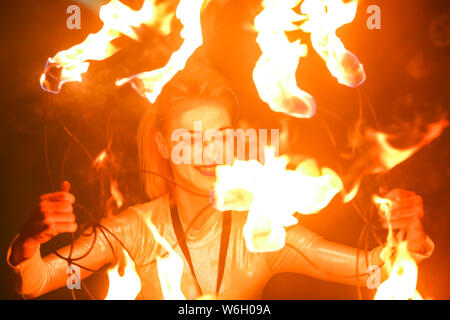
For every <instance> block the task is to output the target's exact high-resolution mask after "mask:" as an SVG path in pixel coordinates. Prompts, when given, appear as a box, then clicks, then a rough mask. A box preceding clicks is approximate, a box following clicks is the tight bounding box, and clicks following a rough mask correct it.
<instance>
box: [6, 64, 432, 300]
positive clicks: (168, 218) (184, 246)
mask: <svg viewBox="0 0 450 320" xmlns="http://www.w3.org/2000/svg"><path fill="white" fill-rule="evenodd" d="M236 107H237V103H236V100H235V97H234V95H233V93H232V91H231V90H230V89H229V87H228V86H227V85H226V84H225V82H224V81H223V80H222V79H221V78H220V77H219V76H218V75H216V74H215V73H214V72H212V71H209V70H206V69H204V70H203V69H202V70H191V71H188V70H184V71H183V72H181V73H179V74H178V75H177V76H176V77H175V78H174V79H173V80H172V81H171V83H169V85H167V86H166V87H165V89H164V90H163V92H162V94H161V96H160V97H159V98H158V102H157V104H156V105H155V106H152V109H151V110H150V111H149V112H148V114H147V115H146V116H145V117H144V119H143V120H142V123H141V126H140V129H139V155H140V166H141V172H142V174H143V176H142V177H143V182H144V186H145V190H146V193H147V194H148V196H149V198H150V199H154V200H152V201H150V202H148V203H144V204H142V205H138V206H135V207H131V208H128V209H127V210H125V211H124V212H122V213H121V214H120V215H118V216H115V217H109V218H106V219H104V220H103V221H102V225H103V226H105V227H106V228H107V229H108V230H110V231H111V232H112V234H114V236H113V235H112V234H110V233H108V232H104V233H101V232H97V238H96V240H95V243H94V245H93V248H92V250H91V251H90V252H89V251H88V250H89V248H90V247H91V244H92V243H93V237H94V234H90V235H81V236H80V237H79V238H78V239H77V240H76V241H75V242H74V246H73V250H72V251H71V248H70V246H67V247H65V248H63V249H61V250H59V254H60V255H62V256H64V257H68V256H69V255H70V252H71V253H72V254H71V257H73V258H74V259H75V258H76V257H82V259H78V260H76V263H77V264H79V265H81V266H83V267H86V268H87V269H88V270H86V269H81V277H82V278H86V277H88V276H89V275H90V274H91V273H92V272H93V271H94V270H98V269H100V268H101V267H102V266H104V265H106V264H108V263H115V262H116V261H117V260H116V257H117V254H118V253H120V252H122V248H123V247H125V248H126V249H127V251H128V252H129V255H130V256H131V257H132V258H133V260H134V261H135V263H136V268H137V272H138V274H139V276H140V279H141V282H142V290H141V292H140V294H139V297H138V298H141V299H161V298H163V296H162V292H161V287H160V283H159V279H158V274H157V268H156V264H155V263H152V261H154V260H155V258H156V257H157V256H158V255H159V256H160V255H163V254H165V250H164V249H163V248H162V247H161V245H160V244H159V243H158V242H156V241H155V239H154V237H153V235H152V233H151V231H150V230H149V229H148V227H147V225H146V218H150V220H151V222H152V223H153V224H154V225H155V226H156V228H157V230H158V232H159V233H160V234H161V235H162V236H163V237H164V238H165V239H166V240H167V241H168V242H169V243H170V244H172V245H173V244H175V243H178V244H179V245H177V246H175V250H176V252H177V253H178V254H179V256H180V257H183V258H184V259H183V261H184V269H183V270H184V271H183V272H184V273H183V277H182V282H181V288H182V291H183V293H184V295H185V296H186V297H187V298H188V299H195V298H198V297H199V296H201V295H203V294H211V295H215V294H216V295H217V297H218V298H219V299H258V298H260V297H261V293H262V291H263V289H264V286H265V284H266V282H267V281H268V280H269V279H270V278H271V277H272V276H273V275H274V274H276V273H280V272H298V273H303V274H305V275H309V276H312V277H316V278H319V279H324V280H329V281H335V282H340V283H347V284H355V285H356V284H357V283H358V281H359V282H360V283H361V284H362V285H365V284H366V281H367V279H368V275H367V270H368V267H369V266H373V265H375V266H380V265H382V260H381V259H380V251H381V249H382V247H377V248H375V249H373V250H371V251H370V252H360V253H359V254H360V257H359V258H358V259H357V249H355V248H350V247H347V246H344V245H341V244H337V243H333V242H329V241H327V240H325V239H324V238H322V237H320V236H318V235H316V234H314V233H313V232H311V231H309V230H307V229H306V228H304V227H302V226H301V225H295V226H293V227H290V228H288V230H287V235H286V246H285V247H284V248H283V249H282V250H279V251H277V252H270V253H251V252H249V251H248V250H247V249H246V246H245V242H244V238H243V234H242V229H243V226H244V224H245V221H246V215H245V214H242V213H239V214H233V215H230V214H229V213H221V212H218V211H216V210H215V209H214V208H213V207H212V206H211V204H210V197H209V194H210V191H211V190H212V189H213V187H214V182H215V175H214V168H215V166H214V161H216V163H217V162H218V161H220V159H217V158H216V159H213V160H214V161H212V162H213V164H211V161H206V160H205V159H203V161H204V162H203V163H197V164H195V163H194V164H192V162H190V163H186V161H185V162H184V163H179V161H174V156H175V154H176V152H174V149H175V148H176V147H177V148H178V149H177V150H179V143H180V142H179V141H173V139H172V135H171V134H172V132H174V131H175V130H179V129H185V131H186V130H187V131H189V132H190V133H191V135H192V138H193V139H192V140H193V141H194V142H195V141H196V140H195V135H201V134H202V132H194V122H195V121H201V123H202V130H208V129H211V128H215V129H219V130H223V129H226V128H231V127H233V121H234V119H235V114H236V112H235V111H236ZM189 147H192V149H195V148H194V147H193V145H189ZM205 147H206V146H205V145H203V144H202V145H201V148H200V150H201V151H202V154H204V155H206V157H207V154H208V153H206V152H204V151H205V149H204V148H205ZM183 150H186V149H183ZM194 153H195V151H194V152H192V153H191V157H192V158H193V157H194V156H195V155H194ZM213 154H217V153H213ZM178 156H179V155H178ZM212 158H214V157H212ZM207 160H211V159H207ZM165 178H169V180H168V179H165ZM171 180H172V182H173V183H172V182H171ZM69 187H70V186H69V184H68V183H67V182H66V183H64V185H63V187H62V191H60V192H56V193H50V194H45V195H43V196H42V197H41V199H40V210H39V212H36V213H35V214H33V215H31V216H30V218H29V220H28V221H27V223H26V224H25V226H24V228H23V229H22V231H21V232H20V234H19V235H18V236H17V237H16V238H15V239H14V240H13V242H12V244H11V246H10V249H9V251H8V257H7V259H8V263H9V265H10V267H11V270H12V271H13V274H14V275H15V279H16V289H17V292H19V293H20V294H21V295H23V296H24V297H26V298H32V297H37V296H39V295H42V294H44V293H46V292H49V291H51V290H54V289H57V288H60V287H63V286H65V285H66V282H67V267H68V262H67V261H66V260H63V259H60V258H58V257H57V256H56V255H55V254H50V255H48V256H46V257H44V258H41V255H40V251H39V247H40V245H41V244H42V243H45V242H47V241H48V240H50V239H51V238H53V237H54V236H56V235H57V234H60V233H65V232H75V231H76V229H77V224H76V222H75V217H74V214H73V209H72V205H73V203H74V202H75V198H74V196H73V195H72V194H71V193H70V192H69ZM386 197H387V198H390V199H391V200H392V201H393V206H392V214H391V223H392V226H393V228H396V229H403V230H406V231H407V236H406V239H407V241H408V248H409V249H410V251H411V252H412V255H413V257H414V259H415V260H416V261H417V262H420V261H422V260H423V259H425V258H427V257H429V256H430V255H431V253H432V251H433V249H434V245H433V242H432V241H431V240H430V239H429V238H428V237H427V235H426V234H425V233H424V231H423V228H422V224H421V222H420V218H421V217H422V215H423V209H422V201H421V197H419V196H417V195H415V194H414V193H412V192H408V191H402V190H394V191H392V192H390V193H388V194H387V195H386ZM199 212H201V214H200V215H198V216H197V213H199ZM381 217H383V218H384V216H383V215H381ZM188 225H191V227H190V228H189V230H187V227H188ZM383 226H384V227H387V226H388V225H387V221H386V220H385V221H384V223H383ZM105 230H106V229H105ZM86 252H89V253H88V254H87V255H86ZM84 255H85V256H84ZM366 255H367V259H366ZM83 256H84V257H83ZM357 264H358V265H357ZM358 273H360V274H362V275H361V276H359V277H358V276H357V274H358ZM383 276H386V275H385V274H383Z"/></svg>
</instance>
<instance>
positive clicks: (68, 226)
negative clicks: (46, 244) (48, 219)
mask: <svg viewBox="0 0 450 320" xmlns="http://www.w3.org/2000/svg"><path fill="white" fill-rule="evenodd" d="M77 229H78V225H77V224H76V223H75V222H56V223H52V224H51V225H49V226H48V228H47V229H46V230H45V231H44V232H43V234H44V235H45V236H48V237H55V236H57V235H58V234H61V233H66V232H75V231H77Z"/></svg>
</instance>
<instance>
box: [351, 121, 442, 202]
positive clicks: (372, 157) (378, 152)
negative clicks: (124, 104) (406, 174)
mask: <svg viewBox="0 0 450 320" xmlns="http://www.w3.org/2000/svg"><path fill="white" fill-rule="evenodd" d="M447 126H448V121H447V120H446V119H441V120H440V121H437V122H434V123H431V124H429V125H428V126H427V131H426V132H425V134H424V135H423V136H422V137H420V141H419V142H418V143H416V144H415V145H414V146H412V147H408V148H396V147H393V146H392V145H391V143H390V142H389V141H390V140H392V139H394V138H395V137H394V136H393V135H389V134H387V133H383V132H379V131H374V130H367V131H366V138H367V140H368V141H369V142H370V143H371V144H372V146H371V147H370V149H369V150H368V151H367V152H366V153H365V154H364V156H363V157H362V158H361V159H358V160H357V161H355V162H354V164H353V168H352V169H351V170H350V171H351V172H350V174H349V177H351V178H349V180H352V181H354V182H353V183H352V188H351V190H350V191H348V192H347V193H346V194H344V202H349V201H351V200H352V199H353V198H354V197H355V196H356V194H357V192H358V189H359V186H360V185H361V182H362V179H363V177H364V175H367V174H378V173H386V172H388V171H389V170H391V169H392V168H394V167H395V166H397V165H399V164H400V163H402V162H404V161H406V160H407V159H409V158H410V157H411V156H412V155H414V154H415V153H416V152H417V151H419V150H420V149H421V148H423V147H424V146H426V145H427V144H429V143H431V142H432V141H433V140H435V139H436V138H438V137H439V136H440V135H441V133H442V131H443V130H444V129H445V128H446V127H447Z"/></svg>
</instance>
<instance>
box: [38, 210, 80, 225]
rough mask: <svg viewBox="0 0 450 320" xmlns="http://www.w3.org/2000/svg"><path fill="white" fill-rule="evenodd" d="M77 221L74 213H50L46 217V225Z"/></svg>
mask: <svg viewBox="0 0 450 320" xmlns="http://www.w3.org/2000/svg"><path fill="white" fill-rule="evenodd" d="M75 221H76V218H75V215H74V214H73V213H72V212H48V213H47V214H46V215H45V219H44V223H46V224H53V223H58V222H69V223H73V222H75Z"/></svg>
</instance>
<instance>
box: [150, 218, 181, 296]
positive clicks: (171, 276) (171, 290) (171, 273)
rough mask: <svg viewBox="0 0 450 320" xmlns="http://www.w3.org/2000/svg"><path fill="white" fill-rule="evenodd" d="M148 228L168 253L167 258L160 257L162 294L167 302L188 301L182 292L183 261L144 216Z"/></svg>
mask: <svg viewBox="0 0 450 320" xmlns="http://www.w3.org/2000/svg"><path fill="white" fill-rule="evenodd" d="M141 215H142V217H143V218H144V220H145V222H146V225H147V227H148V228H149V230H150V231H151V232H152V234H153V236H154V237H155V240H156V241H157V242H158V243H159V244H160V245H161V246H162V247H163V248H164V249H165V250H166V251H167V255H166V256H165V257H161V256H158V257H156V260H157V262H156V263H157V269H158V277H159V282H160V285H161V290H162V294H163V297H164V299H165V300H186V297H185V296H184V294H183V292H182V291H181V277H182V275H183V260H182V259H181V257H180V256H179V255H178V254H177V253H176V252H175V250H174V249H173V248H172V247H171V246H170V244H169V243H168V242H167V241H166V239H164V238H163V237H162V236H161V235H160V234H159V232H158V230H157V229H156V227H155V225H154V224H153V223H152V222H151V219H150V218H149V217H148V216H145V215H143V213H141Z"/></svg>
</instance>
